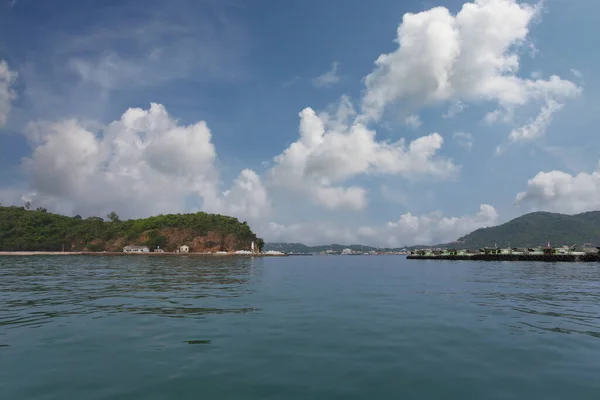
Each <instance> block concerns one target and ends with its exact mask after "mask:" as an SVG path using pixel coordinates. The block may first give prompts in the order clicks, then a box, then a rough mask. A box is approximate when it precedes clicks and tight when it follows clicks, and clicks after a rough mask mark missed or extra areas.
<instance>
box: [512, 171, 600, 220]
mask: <svg viewBox="0 0 600 400" xmlns="http://www.w3.org/2000/svg"><path fill="white" fill-rule="evenodd" d="M516 203H517V204H518V205H526V204H527V205H530V206H531V208H532V209H536V210H545V211H554V212H562V213H567V214H573V213H580V212H584V211H595V210H599V209H600V164H599V165H598V167H597V168H596V171H594V172H592V173H591V174H588V173H585V172H581V173H578V174H577V175H571V174H569V173H566V172H563V171H556V170H555V171H550V172H539V173H538V174H537V175H535V176H534V177H533V178H531V179H530V180H529V181H528V182H527V190H526V191H524V192H521V193H519V194H517V197H516Z"/></svg>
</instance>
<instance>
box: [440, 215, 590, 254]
mask: <svg viewBox="0 0 600 400" xmlns="http://www.w3.org/2000/svg"><path fill="white" fill-rule="evenodd" d="M548 241H550V244H551V245H552V246H564V245H567V246H572V245H574V244H584V243H592V244H593V245H594V246H595V245H597V244H600V211H591V212H586V213H582V214H576V215H566V214H556V213H549V212H534V213H530V214H525V215H522V216H520V217H518V218H515V219H513V220H511V221H509V222H507V223H505V224H502V225H498V226H494V227H490V228H482V229H477V230H476V231H473V232H471V233H469V234H468V235H466V236H463V237H461V238H460V239H458V240H457V241H456V242H455V243H450V244H447V245H444V246H445V247H455V248H479V247H485V246H488V247H491V246H494V245H495V244H497V245H498V246H499V247H508V246H509V245H510V246H511V247H532V246H546V245H547V243H548Z"/></svg>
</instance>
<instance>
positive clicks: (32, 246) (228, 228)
mask: <svg viewBox="0 0 600 400" xmlns="http://www.w3.org/2000/svg"><path fill="white" fill-rule="evenodd" d="M263 246H264V240H263V239H261V238H259V237H257V235H256V234H255V233H254V232H252V230H251V229H250V226H249V225H248V224H247V223H246V222H245V221H244V222H240V221H239V220H238V219H237V218H233V217H228V216H225V215H220V214H208V213H204V212H198V213H191V214H165V215H157V216H152V217H149V218H140V219H128V220H121V219H120V218H119V216H118V215H117V214H116V213H115V212H111V213H110V214H108V215H107V216H106V218H101V217H96V216H92V217H87V218H82V217H81V216H79V215H75V216H72V217H71V216H65V215H60V214H53V213H50V212H48V211H47V210H46V209H43V208H38V209H35V210H29V209H28V207H16V206H11V207H3V206H0V252H2V254H22V253H24V252H27V253H61V254H96V255H99V254H120V255H126V254H153V255H159V254H165V255H166V254H214V255H228V254H231V255H283V254H281V253H279V252H273V251H271V252H262V250H263Z"/></svg>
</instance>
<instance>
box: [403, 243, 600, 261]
mask: <svg viewBox="0 0 600 400" xmlns="http://www.w3.org/2000/svg"><path fill="white" fill-rule="evenodd" d="M577 250H582V249H581V248H578V246H572V247H566V246H563V247H558V248H556V247H544V248H541V247H538V248H531V247H530V248H526V249H519V248H507V249H501V248H498V247H489V248H488V247H484V248H481V249H479V251H478V252H471V251H468V250H446V249H445V250H438V249H435V250H430V249H422V250H416V251H412V252H411V253H410V254H409V255H408V256H407V258H408V259H423V260H428V259H438V260H479V261H548V262H555V261H600V246H599V247H596V248H590V247H586V248H585V251H577Z"/></svg>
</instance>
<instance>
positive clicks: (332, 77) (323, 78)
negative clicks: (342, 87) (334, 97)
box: [313, 61, 340, 87]
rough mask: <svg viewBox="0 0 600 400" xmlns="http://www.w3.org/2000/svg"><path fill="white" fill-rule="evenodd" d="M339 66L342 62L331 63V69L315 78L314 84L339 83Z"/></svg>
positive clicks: (325, 85) (327, 84)
mask: <svg viewBox="0 0 600 400" xmlns="http://www.w3.org/2000/svg"><path fill="white" fill-rule="evenodd" d="M339 66H340V63H339V62H337V61H334V62H333V63H332V64H331V69H330V70H329V71H327V72H325V73H324V74H323V75H319V76H317V77H316V78H314V79H313V84H314V85H315V86H316V87H327V86H331V85H333V84H335V83H338V82H339V81H340V77H339V76H338V74H337V72H338V68H339Z"/></svg>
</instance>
